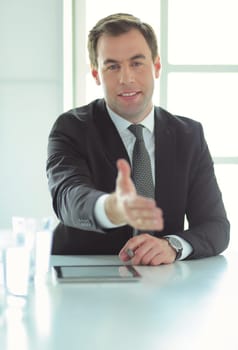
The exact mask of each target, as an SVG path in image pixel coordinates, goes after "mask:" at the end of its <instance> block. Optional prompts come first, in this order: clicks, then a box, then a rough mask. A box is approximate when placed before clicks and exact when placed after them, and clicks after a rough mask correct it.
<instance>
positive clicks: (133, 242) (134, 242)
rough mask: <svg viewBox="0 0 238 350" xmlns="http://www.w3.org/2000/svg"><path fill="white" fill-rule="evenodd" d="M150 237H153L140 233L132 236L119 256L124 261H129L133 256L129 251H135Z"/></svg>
mask: <svg viewBox="0 0 238 350" xmlns="http://www.w3.org/2000/svg"><path fill="white" fill-rule="evenodd" d="M148 237H152V236H150V235H149V234H146V233H145V234H140V235H138V236H134V237H132V238H130V239H129V240H128V241H127V242H126V244H125V245H124V246H123V248H122V249H121V251H120V252H119V257H120V258H121V259H122V260H123V261H128V260H130V259H131V258H130V257H129V255H128V253H127V251H128V250H131V251H133V252H134V253H135V251H136V249H137V248H138V247H139V246H140V245H141V244H143V242H144V241H145V240H146V239H148Z"/></svg>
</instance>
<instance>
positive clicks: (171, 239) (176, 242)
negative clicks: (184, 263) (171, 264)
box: [169, 237, 183, 250]
mask: <svg viewBox="0 0 238 350" xmlns="http://www.w3.org/2000/svg"><path fill="white" fill-rule="evenodd" d="M169 242H170V244H171V245H172V246H173V247H174V248H175V249H176V250H180V249H182V248H183V246H182V244H181V243H180V241H179V240H178V239H176V238H174V237H169Z"/></svg>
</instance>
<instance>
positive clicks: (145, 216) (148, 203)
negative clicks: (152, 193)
mask: <svg viewBox="0 0 238 350" xmlns="http://www.w3.org/2000/svg"><path fill="white" fill-rule="evenodd" d="M117 168H118V176H117V180H116V189H115V192H113V193H112V194H110V195H109V196H108V198H107V200H106V202H105V211H106V214H107V216H108V218H109V219H110V220H111V222H112V223H114V224H123V223H125V224H128V225H130V226H132V227H134V228H136V229H138V230H150V231H160V230H162V229H163V216H162V211H161V209H160V208H158V207H157V206H156V202H155V200H154V199H152V198H145V197H142V196H139V195H138V194H137V193H136V189H135V186H134V184H133V181H132V180H131V176H130V175H131V169H130V165H129V164H128V162H127V161H126V160H124V159H119V160H118V161H117Z"/></svg>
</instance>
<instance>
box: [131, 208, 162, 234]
mask: <svg viewBox="0 0 238 350" xmlns="http://www.w3.org/2000/svg"><path fill="white" fill-rule="evenodd" d="M126 215H127V219H128V223H129V225H131V226H132V227H134V228H136V229H139V230H150V231H151V230H158V231H160V230H162V229H163V226H164V220H163V216H162V211H161V209H159V208H153V209H131V210H130V209H128V210H127V211H126Z"/></svg>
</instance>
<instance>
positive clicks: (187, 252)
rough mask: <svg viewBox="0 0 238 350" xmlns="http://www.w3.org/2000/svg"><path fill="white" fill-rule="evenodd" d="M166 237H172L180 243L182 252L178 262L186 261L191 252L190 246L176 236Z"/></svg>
mask: <svg viewBox="0 0 238 350" xmlns="http://www.w3.org/2000/svg"><path fill="white" fill-rule="evenodd" d="M166 237H174V238H176V239H178V240H179V241H180V243H181V244H182V246H183V251H182V255H181V256H180V258H179V259H178V260H184V259H186V258H187V257H188V256H189V255H190V254H191V253H192V251H193V248H192V246H191V244H190V243H188V242H187V241H186V240H185V239H183V238H181V237H179V236H176V235H166Z"/></svg>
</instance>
